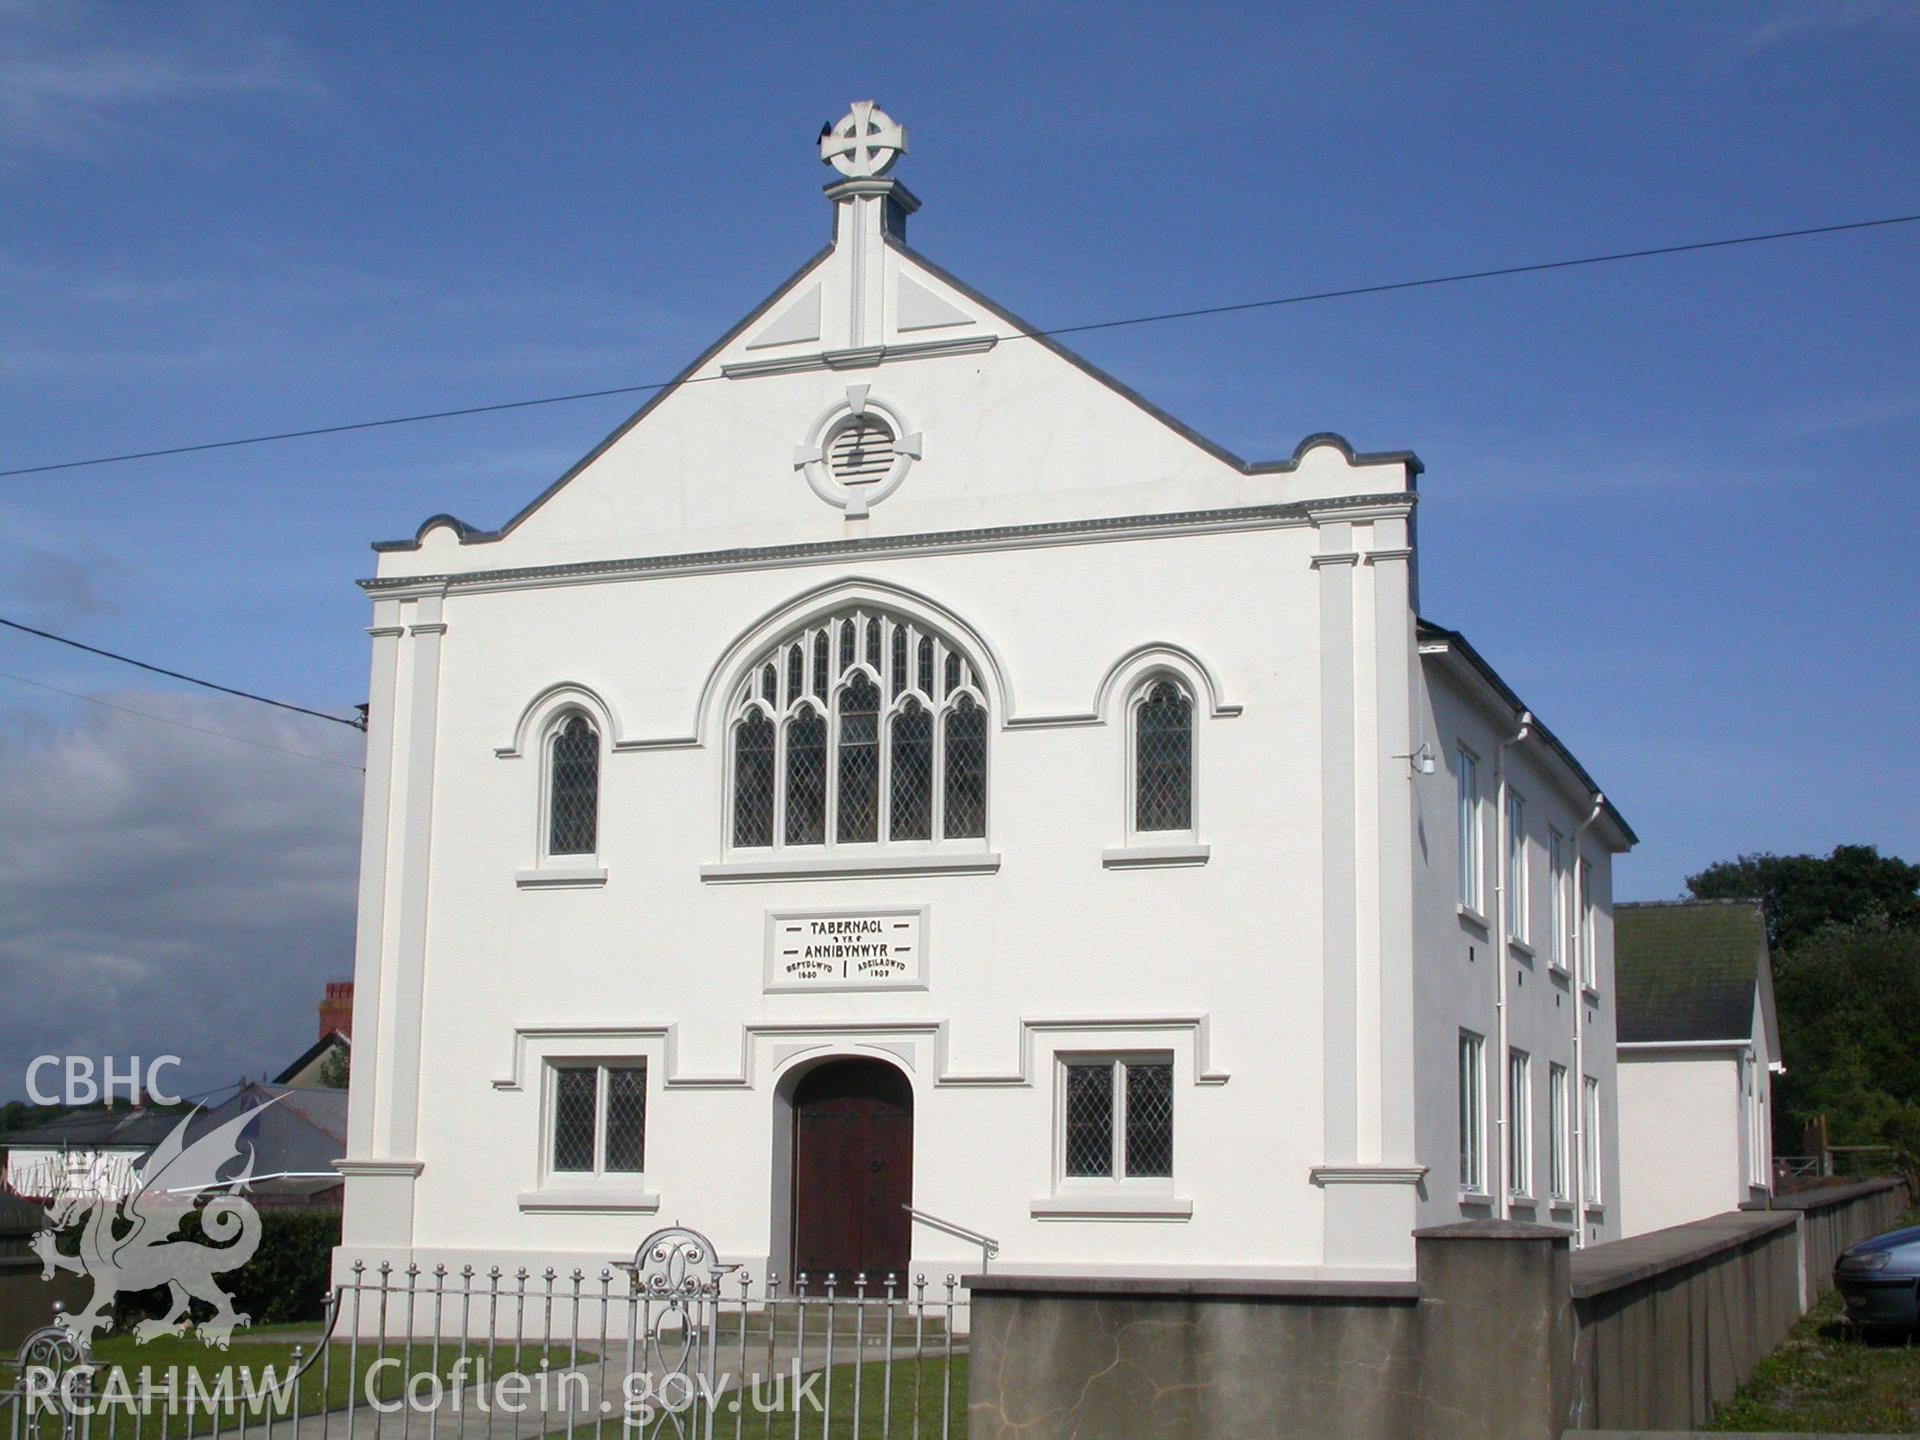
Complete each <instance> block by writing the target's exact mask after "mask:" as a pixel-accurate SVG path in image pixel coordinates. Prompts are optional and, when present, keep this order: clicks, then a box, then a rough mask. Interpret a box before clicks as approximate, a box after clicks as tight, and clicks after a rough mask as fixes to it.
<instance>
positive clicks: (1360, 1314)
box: [967, 1181, 1907, 1440]
mask: <svg viewBox="0 0 1920 1440" xmlns="http://www.w3.org/2000/svg"><path fill="white" fill-rule="evenodd" d="M1906 1199H1907V1197H1906V1191H1905V1187H1904V1186H1902V1185H1901V1184H1900V1183H1899V1182H1897V1181H1870V1182H1865V1183H1863V1184H1860V1185H1850V1186H1844V1187H1836V1188H1834V1189H1832V1190H1828V1191H1821V1192H1816V1193H1814V1194H1809V1195H1802V1196H1797V1197H1794V1198H1793V1200H1792V1201H1790V1202H1786V1201H1783V1202H1781V1203H1780V1205H1779V1206H1778V1207H1777V1208H1775V1209H1773V1210H1768V1211H1735V1212H1730V1213H1728V1214H1726V1215H1716V1216H1713V1217H1712V1218H1710V1219H1707V1220H1702V1221H1699V1222H1696V1223H1694V1224H1691V1225H1681V1226H1675V1227H1674V1228H1672V1229H1670V1230H1661V1231H1655V1232H1653V1233H1652V1234H1649V1235H1640V1236H1635V1237H1634V1238H1633V1239H1631V1240H1621V1241H1616V1242H1614V1243H1612V1244H1609V1245H1599V1246H1593V1247H1591V1248H1589V1249H1586V1250H1582V1251H1578V1252H1574V1251H1572V1250H1571V1249H1570V1241H1571V1236H1570V1234H1569V1232H1567V1231H1565V1230H1560V1229H1555V1228H1550V1227H1547V1226H1540V1225H1525V1224H1515V1223H1510V1222H1504V1221H1474V1222H1469V1223H1466V1224H1461V1225H1447V1226H1441V1227H1438V1228H1436V1229H1431V1230H1421V1231H1416V1232H1415V1254H1416V1264H1417V1271H1418V1279H1417V1281H1414V1282H1373V1283H1346V1282H1333V1281H1322V1282H1301V1281H1257V1280H1192V1279H1167V1278H1151V1277H1138V1278H1129V1277H1100V1278H1089V1277H1084V1276H1074V1277H1067V1276H1058V1277H1053V1276H1045V1275H978V1276H972V1277H970V1278H969V1279H968V1281H967V1284H968V1285H969V1287H970V1288H971V1291H972V1312H973V1313H972V1336H971V1351H972V1359H971V1369H970V1377H969V1382H968V1383H969V1394H968V1404H969V1428H968V1434H969V1435H970V1436H972V1437H973V1440H1014V1437H1016V1436H1018V1437H1020V1440H1052V1437H1062V1440H1064V1437H1085V1436H1090V1435H1098V1436H1100V1437H1102V1440H1127V1437H1135V1436H1138V1437H1143V1440H1145V1437H1163V1436H1169V1437H1171V1436H1178V1437H1182V1440H1185V1437H1192V1440H1228V1437H1235V1440H1238V1437H1245V1436H1290V1435H1300V1436H1307V1435H1312V1436H1316V1437H1320V1436H1324V1437H1352V1440H1375V1437H1378V1440H1386V1437H1393V1440H1418V1437H1434V1440H1439V1437H1442V1436H1445V1437H1475V1436H1484V1437H1487V1440H1552V1437H1556V1436H1558V1435H1560V1434H1561V1432H1562V1431H1564V1430H1567V1429H1569V1428H1600V1427H1605V1428H1611V1429H1662V1428H1666V1429H1685V1428H1688V1427H1691V1426H1694V1425H1697V1424H1700V1423H1703V1422H1704V1421H1706V1420H1707V1419H1709V1418H1710V1417H1711V1412H1712V1408H1713V1407H1714V1406H1715V1405H1717V1404H1719V1403H1721V1402H1723V1401H1725V1400H1726V1399H1727V1397H1728V1396H1730V1395H1731V1394H1732V1393H1733V1391H1734V1389H1735V1388H1736V1387H1737V1386H1738V1385H1739V1384H1740V1383H1741V1382H1742V1381H1743V1380H1745V1379H1746V1378H1747V1376H1749V1375H1750V1374H1752V1372H1753V1368H1754V1367H1755V1366H1756V1365H1757V1364H1758V1363H1759V1362H1760V1360H1761V1359H1762V1358H1763V1357H1764V1356H1765V1355H1766V1354H1767V1353H1768V1352H1769V1351H1770V1350H1771V1349H1773V1347H1774V1346H1776V1345H1778V1344H1779V1343H1780V1340H1781V1338H1782V1337H1783V1336H1784V1335H1785V1334H1786V1333H1787V1331H1788V1330H1789V1329H1790V1328H1791V1327H1792V1325H1793V1323H1794V1321H1795V1320H1796V1319H1798V1317H1799V1316H1800V1314H1801V1313H1802V1311H1803V1310H1804V1308H1805V1306H1806V1304H1807V1303H1808V1301H1809V1300H1810V1299H1811V1298H1813V1297H1817V1296H1819V1295H1821V1294H1823V1293H1825V1290H1826V1289H1827V1288H1829V1287H1830V1285H1831V1283H1832V1282H1831V1276H1832V1269H1833V1260H1834V1258H1835V1257H1836V1256H1837V1255H1838V1254H1839V1252H1840V1251H1841V1250H1843V1249H1845V1248H1846V1247H1847V1246H1848V1245H1850V1244H1852V1243H1853V1242H1854V1241H1856V1240H1859V1239H1861V1238H1863V1237H1865V1236H1867V1235H1870V1234H1873V1233H1875V1232H1876V1231H1879V1230H1884V1229H1886V1228H1888V1227H1889V1226H1890V1225H1891V1224H1892V1222H1893V1220H1894V1218H1895V1217H1896V1216H1897V1215H1898V1214H1899V1213H1900V1211H1901V1209H1902V1208H1903V1207H1904V1205H1905V1204H1906Z"/></svg>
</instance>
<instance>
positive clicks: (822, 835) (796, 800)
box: [735, 706, 827, 845]
mask: <svg viewBox="0 0 1920 1440" xmlns="http://www.w3.org/2000/svg"><path fill="white" fill-rule="evenodd" d="M735 779H736V782H737V780H738V777H737V776H736V777H735ZM786 836H787V844H789V845H819V844H822V843H824V842H825V840H826V838H827V720H826V717H825V716H824V715H822V714H821V713H820V712H819V711H817V710H815V709H813V708H812V707H811V706H803V707H802V708H801V711H800V713H799V714H798V715H796V716H794V718H793V719H792V720H791V721H789V722H788V724H787V829H786Z"/></svg>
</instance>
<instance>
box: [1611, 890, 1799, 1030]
mask: <svg viewBox="0 0 1920 1440" xmlns="http://www.w3.org/2000/svg"><path fill="white" fill-rule="evenodd" d="M1766 963H1767V925H1766V915H1765V913H1764V912H1763V911H1762V909H1761V904H1760V902H1759V901H1758V900H1664V901H1647V902H1642V903H1638V904H1616V905H1615V906H1614V909H1613V964H1614V977H1615V978H1614V985H1615V989H1616V992H1617V994H1616V999H1615V1008H1616V1011H1617V1014H1618V1016H1619V1026H1620V1043H1621V1044H1623V1045H1626V1044H1633V1043H1635V1042H1640V1043H1645V1042H1648V1041H1662V1040H1665V1041H1674V1040H1745V1039H1749V1038H1751V1037H1752V1035H1753V1000H1754V989H1755V987H1756V986H1757V985H1758V984H1759V983H1760V969H1761V966H1762V965H1764V964H1766Z"/></svg>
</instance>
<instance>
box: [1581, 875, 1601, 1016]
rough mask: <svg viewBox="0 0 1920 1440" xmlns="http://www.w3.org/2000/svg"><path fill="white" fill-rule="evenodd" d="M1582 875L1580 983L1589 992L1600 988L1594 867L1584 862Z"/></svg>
mask: <svg viewBox="0 0 1920 1440" xmlns="http://www.w3.org/2000/svg"><path fill="white" fill-rule="evenodd" d="M1579 873H1580V983H1581V984H1582V985H1584V986H1586V987H1587V989H1589V990H1596V989H1598V988H1599V986H1600V973H1599V967H1598V966H1597V965H1596V963H1595V960H1594V944H1593V866H1592V865H1591V864H1589V863H1588V862H1587V861H1585V860H1582V861H1581V862H1580V867H1579Z"/></svg>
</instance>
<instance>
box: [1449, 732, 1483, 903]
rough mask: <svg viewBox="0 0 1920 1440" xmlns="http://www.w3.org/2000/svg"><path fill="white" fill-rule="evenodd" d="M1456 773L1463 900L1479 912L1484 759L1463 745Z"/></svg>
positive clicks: (1461, 892) (1461, 896)
mask: <svg viewBox="0 0 1920 1440" xmlns="http://www.w3.org/2000/svg"><path fill="white" fill-rule="evenodd" d="M1455 775H1456V777H1457V779H1458V785H1459V795H1458V808H1459V812H1460V814H1459V827H1458V828H1459V831H1460V837H1459V838H1460V903H1461V904H1462V905H1464V906H1466V907H1467V909H1469V910H1471V911H1473V912H1474V914H1476V915H1477V914H1479V913H1480V911H1481V905H1480V864H1481V859H1480V762H1479V761H1478V760H1477V759H1475V758H1474V754H1473V752H1472V751H1471V750H1469V749H1467V748H1466V747H1465V746H1464V745H1463V746H1461V747H1460V751H1459V756H1458V759H1457V762H1456V769H1455Z"/></svg>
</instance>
